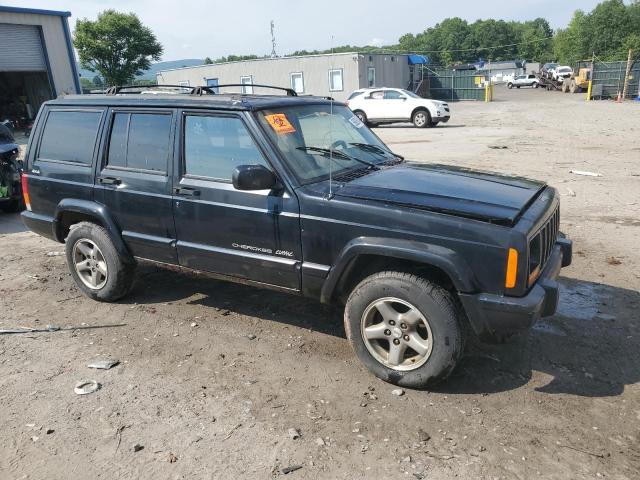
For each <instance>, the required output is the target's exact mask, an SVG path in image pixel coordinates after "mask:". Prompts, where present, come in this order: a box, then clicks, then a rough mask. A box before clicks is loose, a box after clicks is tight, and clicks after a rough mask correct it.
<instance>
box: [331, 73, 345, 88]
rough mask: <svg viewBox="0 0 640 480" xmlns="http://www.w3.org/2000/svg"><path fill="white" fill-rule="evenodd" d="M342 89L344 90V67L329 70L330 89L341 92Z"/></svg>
mask: <svg viewBox="0 0 640 480" xmlns="http://www.w3.org/2000/svg"><path fill="white" fill-rule="evenodd" d="M342 90H344V88H343V85H342V69H341V68H336V69H334V70H329V91H330V92H341V91H342Z"/></svg>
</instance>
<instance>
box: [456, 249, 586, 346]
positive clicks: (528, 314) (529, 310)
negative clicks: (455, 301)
mask: <svg viewBox="0 0 640 480" xmlns="http://www.w3.org/2000/svg"><path fill="white" fill-rule="evenodd" d="M572 248H573V246H572V242H571V240H568V239H565V238H559V239H558V241H557V242H556V244H555V247H554V250H553V253H552V254H551V257H550V258H549V261H548V262H547V265H546V267H545V269H544V270H543V272H542V274H541V275H540V278H539V279H538V281H537V282H536V284H535V285H534V286H533V287H532V288H531V290H529V293H528V294H527V295H525V296H524V297H506V296H501V295H493V294H488V293H480V294H460V300H461V301H462V305H463V306H464V308H465V311H466V313H467V317H468V318H469V322H470V323H471V326H472V327H473V329H474V330H475V332H476V333H477V334H478V336H479V337H480V339H482V340H484V341H495V340H498V339H500V338H502V337H505V336H509V335H512V334H515V333H518V332H520V331H522V330H526V329H528V328H530V327H531V326H533V325H534V324H535V323H536V322H537V321H538V320H539V319H540V318H541V317H548V316H550V315H553V314H554V313H555V312H556V308H557V306H558V300H559V297H560V294H559V287H558V282H556V279H557V278H558V275H559V274H560V269H561V268H563V267H566V266H569V265H570V264H571V259H572Z"/></svg>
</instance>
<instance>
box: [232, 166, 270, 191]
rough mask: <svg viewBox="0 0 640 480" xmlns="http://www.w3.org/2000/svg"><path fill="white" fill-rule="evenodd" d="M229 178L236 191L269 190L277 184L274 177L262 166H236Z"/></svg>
mask: <svg viewBox="0 0 640 480" xmlns="http://www.w3.org/2000/svg"><path fill="white" fill-rule="evenodd" d="M231 178H232V180H233V187H234V188H235V189H236V190H271V189H273V188H274V187H275V186H276V184H277V179H276V176H275V175H274V174H273V172H272V171H271V170H269V169H268V168H267V167H265V166H264V165H238V166H237V167H236V168H235V170H234V171H233V176H232V177H231Z"/></svg>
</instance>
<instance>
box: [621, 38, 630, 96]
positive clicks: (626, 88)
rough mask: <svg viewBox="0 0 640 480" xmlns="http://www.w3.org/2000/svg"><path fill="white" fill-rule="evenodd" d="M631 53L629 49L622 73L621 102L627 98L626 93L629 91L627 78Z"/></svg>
mask: <svg viewBox="0 0 640 480" xmlns="http://www.w3.org/2000/svg"><path fill="white" fill-rule="evenodd" d="M631 53H632V50H631V49H629V56H628V57H627V69H626V70H625V72H624V86H623V87H622V101H623V102H624V99H625V98H627V91H628V90H629V77H630V76H631Z"/></svg>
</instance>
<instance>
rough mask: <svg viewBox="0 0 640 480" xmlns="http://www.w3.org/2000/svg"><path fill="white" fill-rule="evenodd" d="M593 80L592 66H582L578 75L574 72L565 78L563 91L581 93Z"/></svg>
mask: <svg viewBox="0 0 640 480" xmlns="http://www.w3.org/2000/svg"><path fill="white" fill-rule="evenodd" d="M589 80H591V68H590V67H589V68H587V67H585V68H581V69H580V70H579V71H578V75H575V74H572V75H571V76H570V77H569V78H565V79H564V81H563V82H562V93H567V92H570V93H581V92H582V91H583V90H586V89H587V88H588V86H589Z"/></svg>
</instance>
